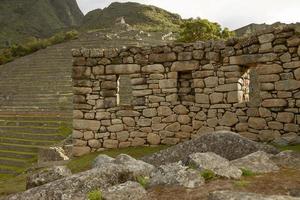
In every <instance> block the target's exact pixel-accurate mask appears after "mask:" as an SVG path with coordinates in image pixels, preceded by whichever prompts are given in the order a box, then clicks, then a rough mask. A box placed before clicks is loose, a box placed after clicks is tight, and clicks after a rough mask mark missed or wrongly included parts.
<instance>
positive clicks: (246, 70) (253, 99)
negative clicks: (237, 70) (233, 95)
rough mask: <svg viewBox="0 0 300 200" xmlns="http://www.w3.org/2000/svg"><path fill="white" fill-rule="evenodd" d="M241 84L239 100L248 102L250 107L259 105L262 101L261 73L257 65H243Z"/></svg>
mask: <svg viewBox="0 0 300 200" xmlns="http://www.w3.org/2000/svg"><path fill="white" fill-rule="evenodd" d="M239 84H240V85H241V87H240V89H239V92H238V99H239V102H247V103H248V106H250V107H259V106H260V103H261V96H260V82H259V75H258V73H257V71H256V68H255V67H246V66H244V67H242V76H241V78H240V79H239Z"/></svg>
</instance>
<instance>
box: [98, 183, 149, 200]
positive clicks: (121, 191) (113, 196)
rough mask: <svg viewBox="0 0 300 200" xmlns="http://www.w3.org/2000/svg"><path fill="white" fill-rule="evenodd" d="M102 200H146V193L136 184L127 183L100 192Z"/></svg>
mask: <svg viewBox="0 0 300 200" xmlns="http://www.w3.org/2000/svg"><path fill="white" fill-rule="evenodd" d="M102 199H103V200H129V199H130V200H147V199H148V197H147V191H146V190H145V189H144V188H143V187H142V186H141V185H140V184H139V183H137V182H132V181H128V182H126V183H122V184H119V185H115V186H112V187H110V188H108V189H107V190H105V191H103V192H102Z"/></svg>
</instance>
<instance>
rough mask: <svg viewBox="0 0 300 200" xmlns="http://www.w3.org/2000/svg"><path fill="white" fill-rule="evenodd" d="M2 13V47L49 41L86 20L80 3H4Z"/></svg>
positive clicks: (65, 0) (39, 0) (68, 0)
mask: <svg viewBox="0 0 300 200" xmlns="http://www.w3.org/2000/svg"><path fill="white" fill-rule="evenodd" d="M0 13H1V14H0V27H1V29H0V47H3V46H5V44H7V43H14V42H21V41H24V39H26V38H28V37H32V36H34V37H48V36H50V35H52V34H53V33H54V32H56V31H58V30H61V29H66V28H69V27H71V26H78V25H80V23H81V21H82V19H83V14H82V12H81V11H80V9H79V7H78V5H77V2H76V0H1V4H0Z"/></svg>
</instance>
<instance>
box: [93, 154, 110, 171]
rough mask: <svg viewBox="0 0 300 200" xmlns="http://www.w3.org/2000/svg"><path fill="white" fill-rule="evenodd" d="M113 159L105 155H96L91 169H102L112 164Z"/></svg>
mask: <svg viewBox="0 0 300 200" xmlns="http://www.w3.org/2000/svg"><path fill="white" fill-rule="evenodd" d="M114 160H115V159H114V158H112V157H109V156H107V155H105V154H100V155H98V156H97V157H96V158H95V159H94V161H93V164H92V167H93V168H96V167H103V166H105V165H106V164H107V163H112V162H113V161H114Z"/></svg>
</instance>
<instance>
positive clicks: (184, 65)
mask: <svg viewBox="0 0 300 200" xmlns="http://www.w3.org/2000/svg"><path fill="white" fill-rule="evenodd" d="M198 67H199V61H195V60H192V61H177V62H174V63H173V64H172V67H171V71H172V72H178V71H193V70H196V69H197V68H198Z"/></svg>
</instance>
